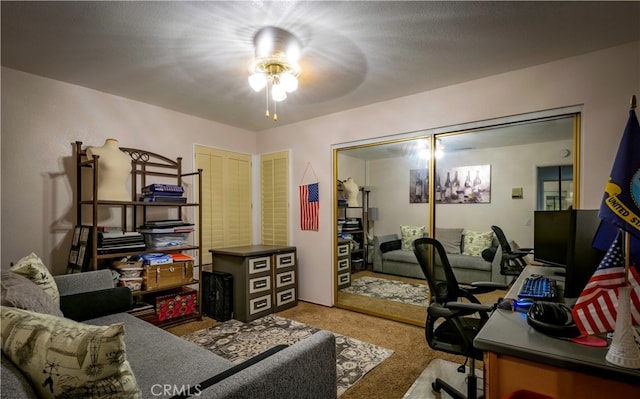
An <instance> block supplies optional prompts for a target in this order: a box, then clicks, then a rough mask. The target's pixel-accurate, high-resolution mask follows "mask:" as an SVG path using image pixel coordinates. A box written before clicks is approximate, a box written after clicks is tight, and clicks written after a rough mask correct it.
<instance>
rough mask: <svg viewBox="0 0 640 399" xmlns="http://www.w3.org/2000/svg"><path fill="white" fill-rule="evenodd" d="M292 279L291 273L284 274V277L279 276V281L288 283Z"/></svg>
mask: <svg viewBox="0 0 640 399" xmlns="http://www.w3.org/2000/svg"><path fill="white" fill-rule="evenodd" d="M291 280H292V278H291V275H288V276H284V277H280V282H281V283H288V282H290V281H291Z"/></svg>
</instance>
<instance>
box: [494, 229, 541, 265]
mask: <svg viewBox="0 0 640 399" xmlns="http://www.w3.org/2000/svg"><path fill="white" fill-rule="evenodd" d="M491 230H493V233H494V234H495V235H496V238H497V239H498V243H499V244H500V249H501V250H502V259H501V260H500V274H502V275H503V276H518V275H519V274H520V273H521V272H522V270H523V269H524V268H525V267H526V266H527V261H526V260H525V259H524V257H525V256H527V255H529V254H531V253H532V252H533V248H519V249H518V250H517V251H514V250H512V249H511V245H509V241H508V240H507V237H506V236H505V235H504V232H503V231H502V229H501V228H500V227H498V226H491Z"/></svg>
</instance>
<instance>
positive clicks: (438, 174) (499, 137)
mask: <svg viewBox="0 0 640 399" xmlns="http://www.w3.org/2000/svg"><path fill="white" fill-rule="evenodd" d="M578 118H579V115H578V114H571V115H563V116H555V117H547V118H545V119H536V120H528V121H518V122H513V123H506V124H500V125H497V126H488V127H483V128H474V129H473V130H463V131H452V132H443V133H437V134H434V133H432V132H427V131H425V132H416V133H415V134H412V135H411V136H412V137H409V138H407V137H406V136H404V137H403V138H402V139H396V140H393V139H387V140H385V141H381V142H379V143H367V144H366V145H361V146H353V147H345V148H340V149H336V150H335V152H334V157H335V159H334V161H335V173H336V190H335V196H336V198H335V204H336V219H337V220H336V236H337V237H338V239H337V241H336V245H337V251H336V253H337V257H336V258H337V259H336V266H335V271H336V287H337V291H336V295H335V297H336V306H339V307H344V308H348V309H353V310H357V311H363V312H365V313H370V314H374V315H378V316H382V317H388V318H391V319H394V320H399V321H404V322H408V323H412V324H416V325H424V320H425V315H426V305H427V302H426V301H427V297H428V296H427V291H426V285H425V284H426V281H425V280H424V275H423V273H422V271H421V269H420V267H419V265H418V263H417V260H416V259H415V255H414V254H413V251H412V248H411V243H412V241H413V240H414V239H416V238H419V237H422V236H425V235H429V236H434V237H435V238H437V239H438V240H439V241H441V242H442V244H443V245H444V247H445V249H446V250H447V255H448V257H449V259H450V261H451V263H452V265H453V267H454V272H455V274H456V278H457V279H458V280H459V282H460V283H470V282H473V281H497V282H508V281H510V279H511V278H512V277H511V275H510V274H509V273H508V271H505V267H501V266H504V265H501V260H502V259H501V258H502V257H501V248H500V245H499V242H498V240H497V237H496V234H495V232H494V229H493V228H492V226H493V227H497V228H498V229H500V230H501V231H502V232H503V233H504V235H505V236H506V239H507V240H508V241H509V243H511V245H512V247H513V246H515V247H516V248H518V247H531V246H532V245H533V213H534V211H535V210H538V209H567V208H568V207H571V206H574V207H575V206H577V198H576V197H577V195H576V184H575V183H574V180H576V181H577V179H576V178H575V176H576V175H577V173H576V172H577V171H575V170H574V164H575V162H574V159H577V154H576V145H574V142H576V140H575V138H574V137H577V135H578V133H579V132H577V131H576V130H577V126H579V123H577V122H578ZM432 146H433V148H431V147H432Z"/></svg>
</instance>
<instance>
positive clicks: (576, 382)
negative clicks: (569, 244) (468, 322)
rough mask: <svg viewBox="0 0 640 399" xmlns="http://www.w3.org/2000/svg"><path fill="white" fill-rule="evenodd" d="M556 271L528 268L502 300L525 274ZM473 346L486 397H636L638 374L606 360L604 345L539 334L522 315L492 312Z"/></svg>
mask: <svg viewBox="0 0 640 399" xmlns="http://www.w3.org/2000/svg"><path fill="white" fill-rule="evenodd" d="M557 270H558V269H555V268H548V267H539V266H528V267H527V268H526V269H525V270H524V272H523V273H522V274H521V275H520V277H518V279H517V280H516V282H515V283H514V284H513V286H512V288H511V290H509V292H508V293H507V295H506V297H507V298H515V297H516V296H517V293H518V291H519V290H520V286H521V285H522V281H523V280H524V278H526V277H527V276H529V275H531V274H543V275H547V276H549V277H550V278H557V277H555V275H554V271H557ZM559 287H560V288H562V281H559ZM561 292H562V291H561ZM474 346H475V347H477V348H478V349H482V350H483V351H484V385H485V398H488V399H492V398H495V399H499V398H502V397H504V396H505V395H507V394H509V393H511V392H514V391H517V390H520V389H527V390H530V391H533V392H537V393H540V394H544V395H548V396H551V397H553V398H557V399H571V398H580V399H584V398H614V397H615V398H640V370H632V369H626V368H622V367H618V366H615V365H613V364H611V363H609V362H607V361H606V360H605V355H606V353H607V350H608V347H607V348H594V347H588V346H584V345H579V344H576V343H573V342H570V341H567V340H563V339H559V338H554V337H551V336H548V335H545V334H542V333H539V332H537V331H536V330H534V329H533V328H532V327H530V326H529V325H528V324H527V318H526V315H525V314H524V313H518V312H511V311H508V310H502V309H497V310H496V311H495V312H494V313H493V314H492V315H491V317H490V318H489V321H488V322H487V323H486V324H485V325H484V327H483V328H482V330H480V332H479V333H478V335H477V336H476V338H475V340H474Z"/></svg>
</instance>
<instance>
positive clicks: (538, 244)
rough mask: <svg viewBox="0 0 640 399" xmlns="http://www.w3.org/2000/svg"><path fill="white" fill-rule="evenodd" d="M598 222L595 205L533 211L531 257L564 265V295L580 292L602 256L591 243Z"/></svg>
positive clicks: (548, 262)
mask: <svg viewBox="0 0 640 399" xmlns="http://www.w3.org/2000/svg"><path fill="white" fill-rule="evenodd" d="M599 225H600V218H599V217H598V210H597V209H570V210H564V211H536V212H535V214H534V226H533V227H534V233H533V235H534V237H533V246H534V260H536V261H538V262H541V263H543V264H545V265H549V266H560V267H564V268H565V283H564V293H563V295H564V297H565V298H577V297H578V296H580V293H581V292H582V290H583V289H584V287H585V285H586V284H587V281H589V279H590V278H591V276H592V275H593V273H594V272H595V270H596V268H597V267H598V265H599V264H600V261H601V260H602V257H603V256H604V252H602V251H599V250H597V249H595V248H593V246H592V242H593V237H594V236H595V234H596V231H597V230H598V226H599Z"/></svg>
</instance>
